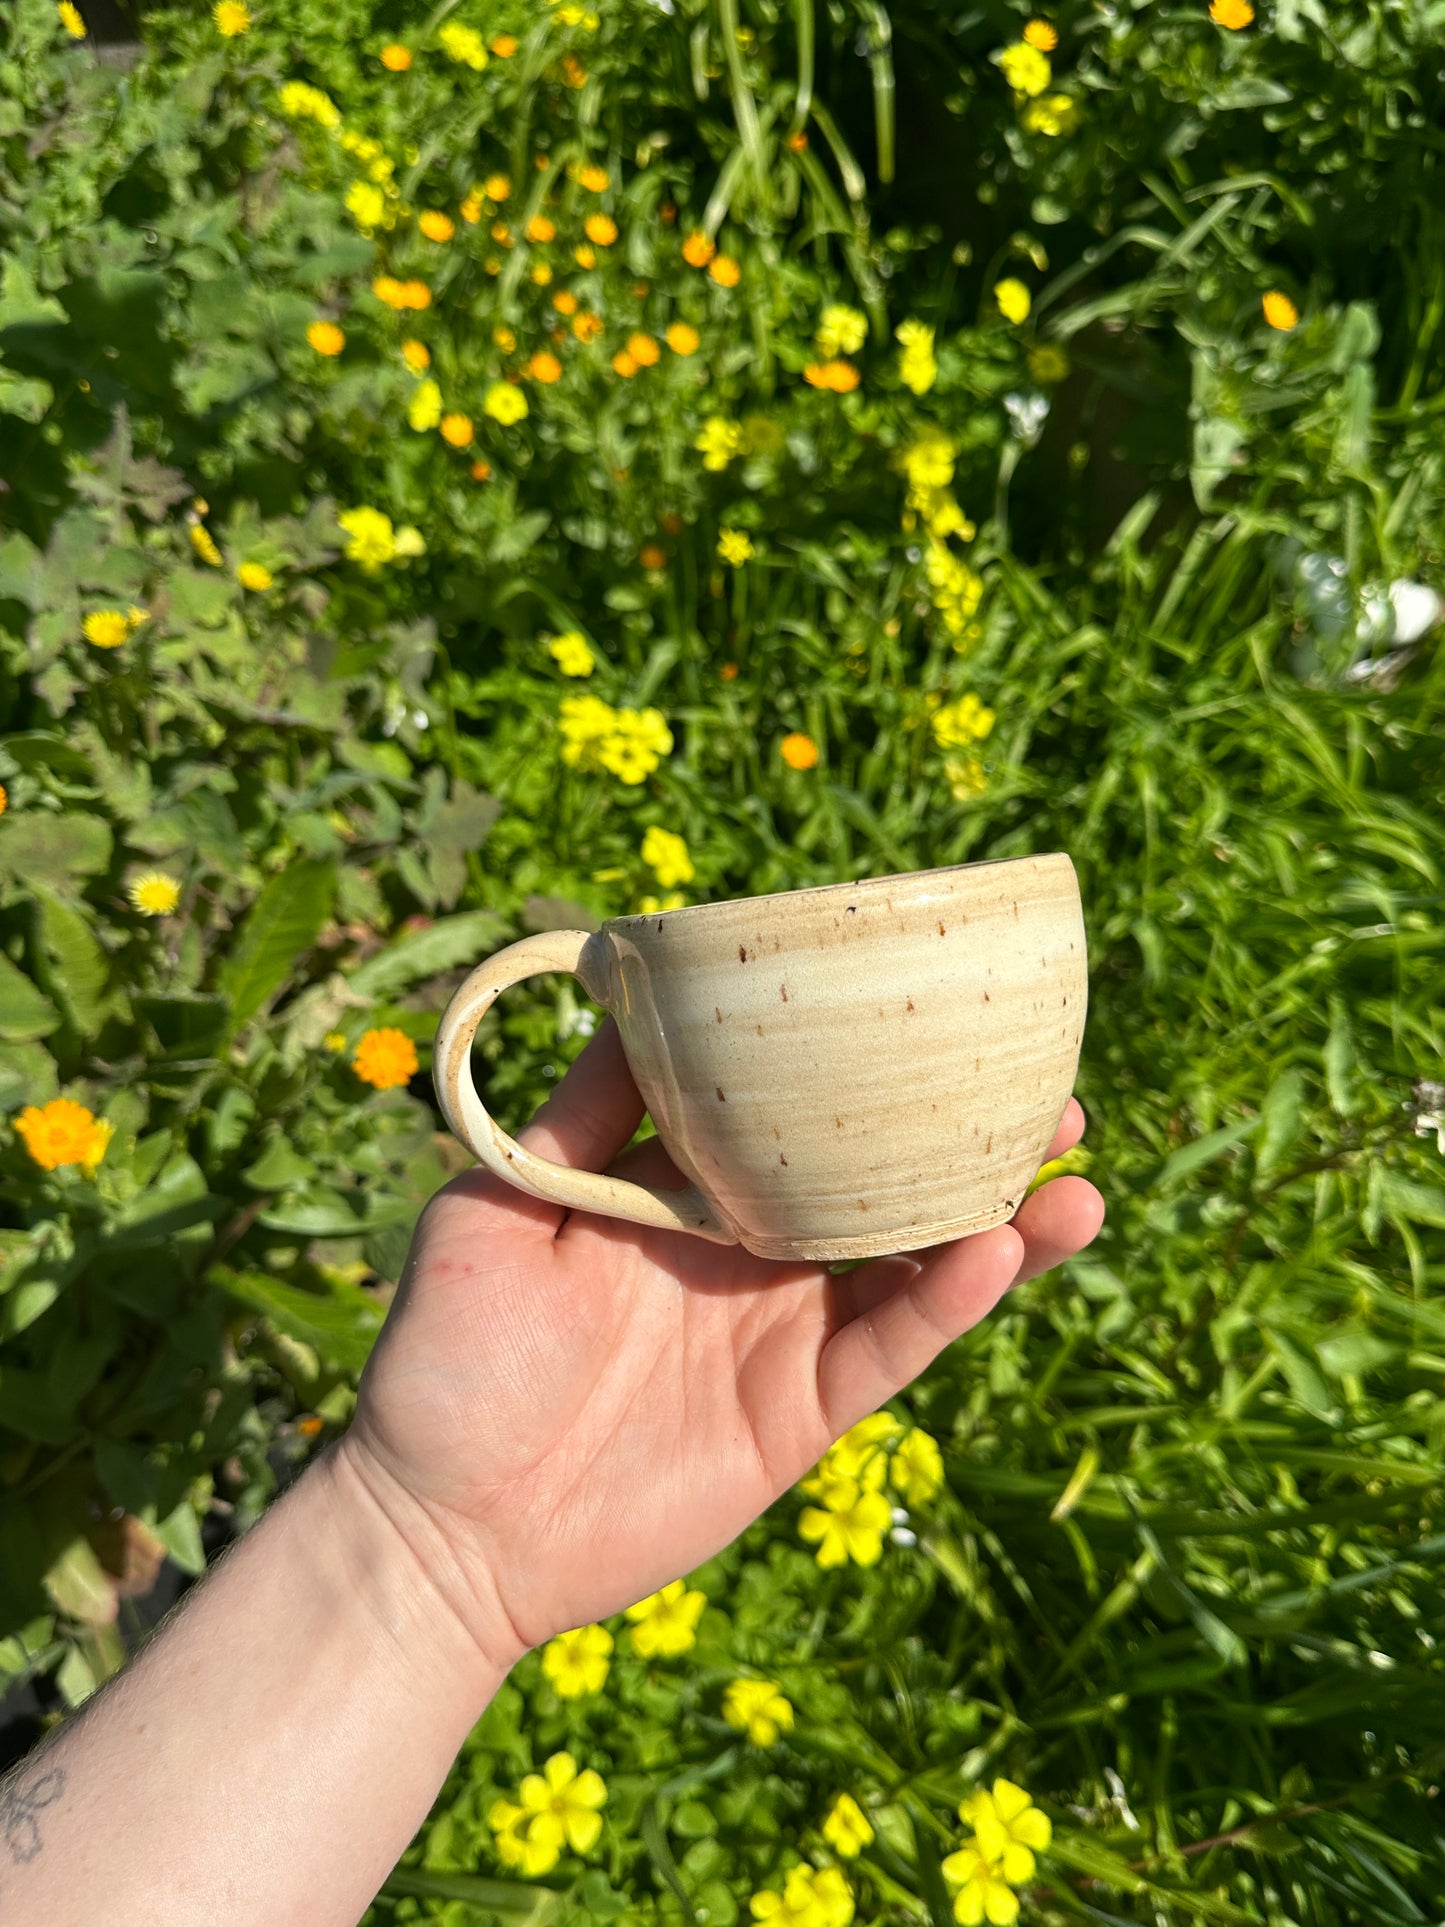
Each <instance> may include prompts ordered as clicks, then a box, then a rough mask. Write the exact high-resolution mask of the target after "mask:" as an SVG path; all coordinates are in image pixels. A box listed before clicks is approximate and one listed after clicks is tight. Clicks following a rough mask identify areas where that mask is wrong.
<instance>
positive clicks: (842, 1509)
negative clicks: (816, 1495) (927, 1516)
mask: <svg viewBox="0 0 1445 1927" xmlns="http://www.w3.org/2000/svg"><path fill="white" fill-rule="evenodd" d="M822 1499H823V1503H822V1505H821V1506H811V1505H810V1506H804V1508H803V1510H802V1513H801V1515H800V1517H799V1520H798V1531H799V1533H800V1534H801V1536H802V1537H803V1538H804V1539H805V1540H806V1541H807V1542H808V1544H809V1545H813V1544H816V1545H817V1547H818V1552H817V1560H818V1564H819V1565H820V1566H821V1567H822V1568H823V1570H824V1571H825V1572H826V1571H827V1570H828V1569H829V1568H830V1567H832V1566H845V1565H847V1563H848V1561H849V1560H850V1559H851V1560H853V1561H854V1563H855V1564H857V1565H860V1566H876V1565H877V1563H878V1561H879V1559H880V1557H881V1556H882V1552H883V1535H884V1533H885V1532H886V1531H887V1530H888V1528H889V1526H890V1525H891V1524H892V1523H893V1508H892V1507H891V1506H890V1505H889V1503H888V1501H887V1499H885V1498H884V1496H883V1494H882V1493H881V1492H865V1491H863V1490H862V1488H861V1487H860V1486H859V1485H858V1483H857V1481H856V1480H854V1479H828V1480H826V1481H825V1482H824V1490H823V1493H822Z"/></svg>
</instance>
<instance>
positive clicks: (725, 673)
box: [717, 662, 741, 682]
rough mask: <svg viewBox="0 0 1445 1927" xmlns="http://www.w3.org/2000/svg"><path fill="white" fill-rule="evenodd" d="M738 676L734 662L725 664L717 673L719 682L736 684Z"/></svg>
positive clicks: (739, 672) (738, 671) (737, 669)
mask: <svg viewBox="0 0 1445 1927" xmlns="http://www.w3.org/2000/svg"><path fill="white" fill-rule="evenodd" d="M740 674H741V671H740V670H739V668H738V666H737V664H736V663H735V662H725V663H724V664H723V665H722V667H721V668H720V669H719V670H718V672H717V675H718V681H719V682H736V681H737V679H738V676H739V675H740Z"/></svg>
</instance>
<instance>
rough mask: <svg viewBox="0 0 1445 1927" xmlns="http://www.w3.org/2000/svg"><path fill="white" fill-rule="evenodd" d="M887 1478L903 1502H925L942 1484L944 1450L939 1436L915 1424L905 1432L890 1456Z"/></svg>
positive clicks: (917, 1504)
mask: <svg viewBox="0 0 1445 1927" xmlns="http://www.w3.org/2000/svg"><path fill="white" fill-rule="evenodd" d="M888 1479H889V1483H890V1484H891V1485H892V1486H893V1488H894V1490H895V1491H896V1492H897V1494H898V1496H899V1497H900V1498H901V1499H902V1501H903V1503H904V1504H905V1505H907V1506H920V1505H927V1503H928V1501H929V1500H930V1499H932V1498H934V1497H936V1496H937V1494H938V1492H939V1490H940V1488H941V1487H942V1485H943V1454H942V1452H940V1451H939V1449H938V1440H937V1439H936V1438H934V1437H933V1436H932V1435H931V1433H928V1432H922V1431H920V1430H919V1429H918V1427H917V1426H915V1427H914V1428H913V1430H912V1431H911V1432H905V1434H904V1435H903V1437H902V1438H901V1439H900V1440H899V1442H898V1444H897V1445H896V1446H895V1447H894V1451H893V1457H892V1458H891V1459H890V1460H889V1463H888Z"/></svg>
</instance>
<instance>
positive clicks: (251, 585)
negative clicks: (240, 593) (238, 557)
mask: <svg viewBox="0 0 1445 1927" xmlns="http://www.w3.org/2000/svg"><path fill="white" fill-rule="evenodd" d="M275 579H276V578H275V577H274V576H273V575H272V573H271V571H270V570H269V569H268V568H267V567H266V565H265V563H264V562H243V563H242V564H241V566H240V568H239V569H237V571H236V580H237V581H238V582H239V583H240V585H241V587H242V588H243V589H253V590H254V591H255V592H256V594H257V595H260V594H262V593H263V592H264V591H265V590H267V589H269V588H270V586H271V584H272V583H273V582H274V581H275Z"/></svg>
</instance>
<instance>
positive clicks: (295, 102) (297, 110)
mask: <svg viewBox="0 0 1445 1927" xmlns="http://www.w3.org/2000/svg"><path fill="white" fill-rule="evenodd" d="M276 98H277V100H278V102H279V103H280V107H281V112H282V113H283V114H284V115H285V116H286V118H287V119H288V120H314V121H315V122H316V124H317V126H318V127H339V126H340V125H341V110H340V108H339V107H338V106H337V105H336V102H335V101H334V100H333V99H332V98H331V96H330V94H324V93H322V91H321V89H320V88H319V87H312V86H309V85H308V84H307V82H306V81H304V80H288V81H287V82H286V84H285V86H284V87H283V88H282V89H281V91H280V92H279V94H278V95H277V96H276Z"/></svg>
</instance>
